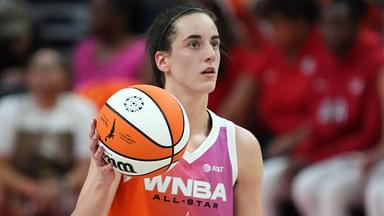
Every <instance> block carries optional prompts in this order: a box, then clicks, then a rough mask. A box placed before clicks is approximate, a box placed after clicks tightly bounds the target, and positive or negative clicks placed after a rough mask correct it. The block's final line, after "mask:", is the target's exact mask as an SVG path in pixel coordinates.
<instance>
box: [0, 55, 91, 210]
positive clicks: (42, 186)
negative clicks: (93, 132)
mask: <svg viewBox="0 0 384 216" xmlns="http://www.w3.org/2000/svg"><path fill="white" fill-rule="evenodd" d="M26 81H27V87H28V92H27V93H25V94H21V95H15V96H9V97H5V98H4V99H3V100H2V101H1V102H0V119H1V120H2V122H3V124H1V125H0V138H1V140H2V142H1V144H0V185H1V192H2V193H3V194H1V196H0V197H6V199H3V200H1V201H3V202H5V203H2V204H3V205H1V207H2V208H3V209H1V210H0V211H1V212H2V214H3V213H4V214H5V215H68V214H69V211H71V210H72V208H73V207H74V206H73V205H74V202H75V199H76V197H75V196H76V193H77V191H78V190H79V187H80V186H81V185H82V183H83V179H84V177H85V175H86V172H87V167H88V160H89V153H88V147H87V143H88V136H87V134H88V128H89V124H90V121H91V119H92V118H94V117H95V114H96V113H95V108H94V106H93V105H92V104H90V103H89V102H88V101H86V100H84V99H82V98H79V97H76V96H74V95H72V94H71V93H67V92H64V89H66V88H67V85H68V81H69V79H68V73H67V71H66V69H65V67H64V65H63V61H62V59H61V57H60V55H59V54H58V53H57V52H56V51H54V50H50V49H42V50H39V51H38V52H37V53H35V54H34V55H33V58H32V59H31V61H30V62H29V65H28V69H27V73H26ZM4 193H5V194H4ZM4 208H6V209H4ZM6 210H7V211H6ZM5 212H7V213H5Z"/></svg>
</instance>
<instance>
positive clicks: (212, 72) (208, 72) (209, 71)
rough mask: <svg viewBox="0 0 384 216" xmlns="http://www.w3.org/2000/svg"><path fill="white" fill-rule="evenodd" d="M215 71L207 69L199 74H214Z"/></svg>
mask: <svg viewBox="0 0 384 216" xmlns="http://www.w3.org/2000/svg"><path fill="white" fill-rule="evenodd" d="M214 73H215V69H214V68H207V69H205V70H204V71H202V72H201V74H214Z"/></svg>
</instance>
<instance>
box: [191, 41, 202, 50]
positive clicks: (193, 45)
mask: <svg viewBox="0 0 384 216" xmlns="http://www.w3.org/2000/svg"><path fill="white" fill-rule="evenodd" d="M188 46H189V47H190V48H192V49H198V48H199V47H200V43H199V42H198V41H191V42H190V43H189V44H188Z"/></svg>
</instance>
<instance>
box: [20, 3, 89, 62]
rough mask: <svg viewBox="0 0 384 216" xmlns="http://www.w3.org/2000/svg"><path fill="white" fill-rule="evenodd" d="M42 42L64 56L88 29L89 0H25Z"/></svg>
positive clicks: (66, 55)
mask: <svg viewBox="0 0 384 216" xmlns="http://www.w3.org/2000/svg"><path fill="white" fill-rule="evenodd" d="M26 1H27V2H28V3H29V8H30V11H29V12H30V15H31V19H32V21H33V22H34V24H35V29H36V31H37V32H38V34H39V36H40V40H41V43H42V44H44V46H46V47H52V48H55V49H56V50H58V51H60V53H62V54H64V56H65V57H66V58H67V57H69V56H70V55H71V52H72V49H73V46H74V44H75V43H77V42H78V41H80V40H81V39H83V38H84V36H85V35H86V33H87V30H88V29H87V21H88V20H87V18H88V13H89V7H88V4H87V3H88V0H55V1H52V0H26Z"/></svg>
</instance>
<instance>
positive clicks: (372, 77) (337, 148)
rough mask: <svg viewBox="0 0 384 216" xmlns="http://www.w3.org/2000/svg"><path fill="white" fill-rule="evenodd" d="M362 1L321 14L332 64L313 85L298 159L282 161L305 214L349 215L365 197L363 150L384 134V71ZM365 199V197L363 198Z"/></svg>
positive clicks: (337, 1) (339, 2)
mask: <svg viewBox="0 0 384 216" xmlns="http://www.w3.org/2000/svg"><path fill="white" fill-rule="evenodd" d="M363 5H364V3H363V0H334V1H332V2H331V3H330V4H329V5H326V6H325V7H324V10H323V19H322V21H323V22H322V26H323V32H324V38H325V41H326V43H327V45H328V47H329V48H330V51H331V55H330V59H329V62H328V61H324V62H321V66H323V67H322V70H321V72H320V73H318V74H317V75H316V77H315V78H316V79H315V80H314V82H313V88H314V96H313V98H312V103H311V105H312V106H311V112H310V129H311V130H310V132H309V133H308V135H307V136H306V137H305V138H304V139H303V141H302V142H300V143H299V145H298V147H297V148H296V150H295V156H294V157H293V158H291V159H288V160H282V161H284V162H285V164H283V165H281V167H280V169H282V170H285V171H283V172H284V174H283V175H285V176H284V177H283V178H281V177H277V176H275V178H278V179H280V181H281V180H283V181H284V179H285V181H287V178H293V177H294V176H295V173H298V174H297V176H296V177H294V179H293V183H292V187H293V188H292V191H293V192H292V195H293V198H294V201H295V203H296V205H297V207H298V208H299V210H300V212H301V213H302V214H303V215H313V216H317V215H318V216H323V215H327V216H343V215H350V212H349V211H350V208H351V206H353V204H354V203H357V201H358V200H359V194H361V193H360V192H361V185H360V184H359V182H360V177H361V174H360V171H361V163H362V158H363V152H365V151H368V150H369V149H372V148H373V147H374V146H375V145H376V144H377V143H378V141H379V137H380V132H381V128H380V127H381V115H380V103H379V97H378V92H379V91H378V88H377V86H378V85H377V84H378V83H377V80H378V75H379V71H380V70H381V68H382V67H383V58H382V52H381V48H380V43H379V40H378V39H377V35H376V39H375V38H374V37H373V35H374V34H373V33H367V32H366V31H367V30H364V29H362V28H361V27H360V21H361V19H362V15H363V8H364V7H363ZM360 198H361V197H360Z"/></svg>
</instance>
